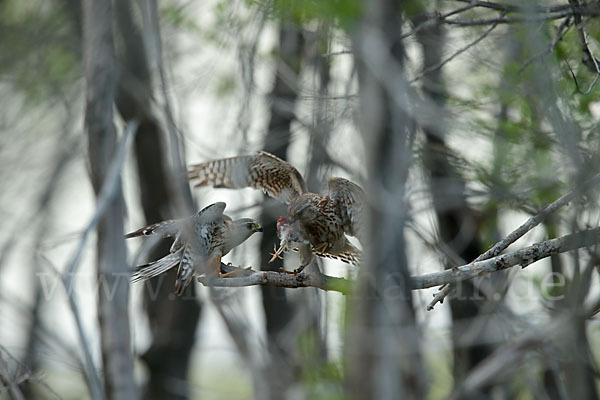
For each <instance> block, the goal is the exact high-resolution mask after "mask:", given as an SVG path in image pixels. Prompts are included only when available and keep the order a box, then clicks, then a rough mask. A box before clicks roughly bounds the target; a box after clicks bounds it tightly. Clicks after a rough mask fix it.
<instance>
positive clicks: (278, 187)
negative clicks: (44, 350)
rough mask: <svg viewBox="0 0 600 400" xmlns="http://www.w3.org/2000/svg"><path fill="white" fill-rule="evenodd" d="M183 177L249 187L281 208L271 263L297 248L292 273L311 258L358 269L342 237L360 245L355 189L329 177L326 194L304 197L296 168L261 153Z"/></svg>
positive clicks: (197, 168) (359, 196) (360, 194)
mask: <svg viewBox="0 0 600 400" xmlns="http://www.w3.org/2000/svg"><path fill="white" fill-rule="evenodd" d="M188 177H189V179H190V180H192V181H194V182H195V186H196V187H198V186H213V187H216V188H231V189H237V188H244V187H252V188H255V189H262V190H263V191H264V192H265V193H266V194H268V195H269V196H271V197H274V198H276V199H278V200H280V201H283V202H284V203H286V204H287V205H288V216H287V218H285V217H281V218H279V220H278V221H277V234H278V236H279V238H280V240H281V242H280V247H279V249H275V253H274V254H273V258H272V259H271V260H273V259H275V257H278V256H280V254H281V253H282V252H284V251H287V250H289V249H290V248H292V247H293V246H297V250H298V252H299V253H300V262H301V265H300V267H299V268H297V269H296V270H295V271H294V273H299V272H300V271H302V270H303V269H304V268H305V267H306V266H307V265H308V264H310V262H311V261H312V258H313V253H314V254H317V255H318V256H320V257H328V258H335V259H339V260H341V261H343V262H346V263H349V264H354V265H357V264H358V262H359V259H360V251H359V250H358V249H357V248H356V247H354V246H353V245H352V244H351V243H350V242H349V241H348V238H347V237H346V234H348V235H350V236H356V237H358V238H359V240H360V229H361V225H362V223H361V221H362V206H363V204H364V199H365V194H364V191H363V190H362V189H361V188H360V187H359V186H358V185H356V184H354V183H352V182H350V181H348V180H346V179H344V178H331V179H329V193H328V194H327V195H319V194H315V193H310V192H308V191H307V189H306V183H305V182H304V179H303V178H302V175H301V174H300V172H298V170H297V169H296V168H294V167H293V166H292V165H291V164H289V163H287V162H286V161H284V160H282V159H280V158H278V157H276V156H274V155H272V154H270V153H267V152H264V151H261V152H259V153H258V154H255V155H248V156H238V157H232V158H225V159H220V160H213V161H208V162H205V163H201V164H196V165H192V166H190V168H189V170H188Z"/></svg>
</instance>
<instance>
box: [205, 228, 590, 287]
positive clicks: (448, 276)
mask: <svg viewBox="0 0 600 400" xmlns="http://www.w3.org/2000/svg"><path fill="white" fill-rule="evenodd" d="M598 243H600V228H595V229H589V230H585V231H581V232H577V233H572V234H570V235H565V236H561V237H559V238H556V239H550V240H545V241H543V242H538V243H535V244H533V245H531V246H529V247H525V248H522V249H520V250H517V251H515V252H512V253H507V254H502V255H499V256H496V257H493V258H489V259H484V260H482V261H474V262H472V263H470V264H465V265H461V266H459V267H455V268H452V269H447V270H444V271H440V272H433V273H431V274H424V275H418V276H411V277H410V288H411V289H412V290H417V289H426V288H430V287H433V286H439V285H448V286H449V285H451V284H454V283H458V282H461V281H465V280H467V279H472V278H475V277H477V276H480V275H484V274H489V273H492V272H496V271H501V270H504V269H508V268H512V267H514V266H516V265H521V266H522V267H523V268H525V267H527V266H528V265H530V264H533V263H534V262H536V261H539V260H541V259H543V258H546V257H550V256H551V255H554V254H559V253H565V252H567V251H571V250H575V249H579V248H582V247H587V246H592V245H594V244H598ZM491 250H492V249H490V251H491ZM486 254H487V253H486ZM221 272H222V273H225V274H229V275H230V276H228V277H218V278H217V277H199V278H198V281H199V282H200V283H202V284H203V285H205V286H212V287H246V286H257V285H260V286H278V287H284V288H301V287H316V288H319V289H322V290H327V291H336V292H340V293H342V294H348V293H349V292H350V289H351V287H352V285H353V281H352V280H350V279H345V278H337V277H333V276H329V275H325V274H323V273H321V272H315V271H314V270H313V272H310V273H305V272H302V273H300V274H297V275H292V274H289V273H285V272H276V271H255V270H252V269H249V268H240V267H234V266H232V265H225V264H221Z"/></svg>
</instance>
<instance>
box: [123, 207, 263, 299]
mask: <svg viewBox="0 0 600 400" xmlns="http://www.w3.org/2000/svg"><path fill="white" fill-rule="evenodd" d="M224 210H225V203H223V202H218V203H214V204H211V205H209V206H207V207H205V208H203V209H202V210H200V211H199V212H198V213H197V214H196V215H193V216H191V217H187V218H182V219H176V220H168V221H162V222H158V223H156V224H152V225H149V226H146V227H144V228H141V229H138V230H137V231H135V232H131V233H129V234H127V235H125V238H132V237H138V236H153V235H158V236H161V237H163V238H166V237H174V238H175V241H174V242H173V245H172V246H171V250H170V253H169V254H168V255H166V256H165V257H163V258H161V259H160V260H157V261H153V262H151V263H148V264H145V265H140V266H138V267H136V270H135V271H134V272H133V274H132V277H131V280H132V282H138V281H142V280H146V279H150V278H153V277H155V276H158V275H160V274H162V273H163V272H166V271H168V270H169V269H171V268H173V267H175V266H179V267H178V269H177V280H176V281H175V293H176V294H178V295H180V294H181V293H183V290H184V289H185V288H186V287H187V286H188V285H189V284H190V282H191V281H192V278H193V277H194V276H198V275H202V274H213V275H217V274H219V271H220V266H221V257H223V256H225V255H226V254H227V253H229V252H230V251H231V249H233V248H234V247H236V246H238V245H240V244H242V243H243V242H244V241H245V240H246V239H248V238H249V237H250V236H252V234H253V233H255V232H262V230H263V228H262V227H261V226H260V224H259V223H258V222H256V221H254V220H253V219H250V218H242V219H238V220H235V221H234V220H232V219H231V218H230V217H229V216H227V215H225V214H223V211H224Z"/></svg>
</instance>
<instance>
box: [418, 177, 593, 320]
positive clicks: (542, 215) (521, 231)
mask: <svg viewBox="0 0 600 400" xmlns="http://www.w3.org/2000/svg"><path fill="white" fill-rule="evenodd" d="M598 182H600V174H596V175H594V176H593V177H591V178H590V179H588V180H587V181H585V182H584V183H583V184H581V185H579V186H578V187H577V188H575V189H573V190H572V191H570V192H569V193H567V194H565V195H564V196H562V197H560V198H558V199H557V200H555V201H554V202H553V203H551V204H549V205H547V206H546V207H544V208H543V209H542V210H541V211H540V212H538V213H537V214H536V215H534V216H533V217H531V218H529V219H528V220H527V221H525V223H524V224H523V225H521V226H519V227H518V228H517V229H515V230H514V231H512V232H511V233H510V234H509V235H508V236H506V237H505V238H504V239H502V240H501V241H499V242H498V243H496V244H495V245H494V246H492V247H491V248H490V249H489V250H488V251H486V252H485V253H483V254H481V255H480V256H479V257H477V258H476V259H475V260H474V261H473V262H477V261H482V260H486V259H488V258H491V257H495V256H497V255H498V254H500V253H501V252H502V251H504V250H505V249H506V248H507V247H508V246H510V245H511V244H513V243H514V242H516V241H517V240H518V239H519V238H521V237H522V236H523V235H525V234H526V233H527V232H529V231H530V230H531V229H533V228H535V227H536V226H538V225H539V224H540V223H541V222H543V221H544V220H545V219H546V218H547V217H548V216H549V215H551V214H552V213H554V212H555V211H557V210H558V209H560V208H561V207H562V206H564V205H565V204H568V203H569V202H570V201H572V200H573V199H574V198H576V197H577V196H579V195H581V194H582V193H585V191H587V190H588V189H589V188H590V187H592V186H594V185H596V184H597V183H598ZM452 289H453V288H452V287H448V286H444V287H442V288H440V291H439V292H438V293H436V294H435V296H434V298H433V300H432V301H431V303H429V304H428V305H427V310H428V311H431V310H433V308H434V307H435V305H436V304H437V303H441V302H443V301H444V298H445V297H446V296H447V295H448V294H449V293H450V292H451V291H452Z"/></svg>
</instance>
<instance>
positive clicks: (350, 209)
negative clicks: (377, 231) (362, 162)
mask: <svg viewBox="0 0 600 400" xmlns="http://www.w3.org/2000/svg"><path fill="white" fill-rule="evenodd" d="M329 198H331V199H332V200H333V201H335V202H336V204H337V206H338V210H339V212H340V214H341V217H342V221H343V223H344V232H345V233H347V234H348V235H350V236H355V237H357V238H358V239H359V240H361V234H362V233H364V231H363V230H364V226H363V222H364V217H363V215H364V212H363V209H364V207H365V205H366V195H365V192H364V191H363V190H362V188H361V187H360V186H358V185H357V184H355V183H352V182H350V181H349V180H347V179H344V178H335V177H334V178H331V179H329Z"/></svg>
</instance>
